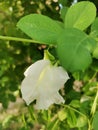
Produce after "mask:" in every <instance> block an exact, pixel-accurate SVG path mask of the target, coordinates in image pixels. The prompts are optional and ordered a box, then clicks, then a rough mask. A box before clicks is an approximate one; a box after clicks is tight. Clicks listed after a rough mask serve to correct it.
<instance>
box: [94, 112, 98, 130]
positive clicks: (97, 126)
mask: <svg viewBox="0 0 98 130" xmlns="http://www.w3.org/2000/svg"><path fill="white" fill-rule="evenodd" d="M93 128H94V130H98V111H97V112H96V113H95V115H94V119H93Z"/></svg>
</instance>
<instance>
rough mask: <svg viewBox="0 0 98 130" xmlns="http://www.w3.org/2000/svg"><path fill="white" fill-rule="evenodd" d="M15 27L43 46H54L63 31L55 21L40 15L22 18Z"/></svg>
mask: <svg viewBox="0 0 98 130" xmlns="http://www.w3.org/2000/svg"><path fill="white" fill-rule="evenodd" d="M17 26H18V28H20V29H21V30H22V31H23V32H24V33H25V34H27V35H28V36H29V37H31V38H33V39H34V40H37V41H39V42H42V43H44V44H55V43H56V39H57V37H58V36H59V34H60V33H61V32H62V30H63V29H62V27H61V26H60V25H59V24H58V23H57V21H54V20H52V19H51V18H49V17H47V16H44V15H41V14H30V15H27V16H24V17H23V18H21V19H20V21H19V22H18V23H17Z"/></svg>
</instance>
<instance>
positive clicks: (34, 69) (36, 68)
mask: <svg viewBox="0 0 98 130" xmlns="http://www.w3.org/2000/svg"><path fill="white" fill-rule="evenodd" d="M49 64H50V61H49V60H39V61H37V62H35V63H34V64H32V65H31V66H29V67H28V68H27V69H26V71H25V72H24V75H25V76H28V75H32V76H35V75H39V74H40V73H41V71H43V69H44V68H45V67H46V66H47V65H49Z"/></svg>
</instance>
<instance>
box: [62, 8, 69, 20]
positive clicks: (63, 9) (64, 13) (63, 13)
mask: <svg viewBox="0 0 98 130" xmlns="http://www.w3.org/2000/svg"><path fill="white" fill-rule="evenodd" d="M68 9H69V8H68V7H63V8H62V9H61V10H60V14H61V15H60V17H61V19H62V20H63V21H64V20H65V15H66V13H67V11H68Z"/></svg>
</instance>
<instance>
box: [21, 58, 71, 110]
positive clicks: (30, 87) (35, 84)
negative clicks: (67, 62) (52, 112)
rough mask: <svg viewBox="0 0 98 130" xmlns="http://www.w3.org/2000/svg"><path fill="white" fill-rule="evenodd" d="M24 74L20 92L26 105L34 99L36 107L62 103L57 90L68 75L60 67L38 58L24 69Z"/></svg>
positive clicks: (41, 107) (42, 107)
mask: <svg viewBox="0 0 98 130" xmlns="http://www.w3.org/2000/svg"><path fill="white" fill-rule="evenodd" d="M25 76H26V77H25V79H24V80H23V82H22V85H21V92H22V97H23V99H24V100H25V101H26V104H27V105H29V104H30V103H31V102H32V101H34V100H36V108H37V109H48V107H49V106H50V105H51V104H53V103H56V104H59V103H64V99H63V97H62V96H61V95H60V94H59V92H58V91H59V89H61V88H62V87H63V86H64V83H65V82H66V81H67V80H68V79H69V76H68V74H67V72H66V71H65V70H64V69H63V68H62V67H55V66H52V65H51V64H50V61H49V60H40V61H38V62H35V63H34V64H33V65H31V66H30V67H29V68H28V69H27V70H26V71H25Z"/></svg>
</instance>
